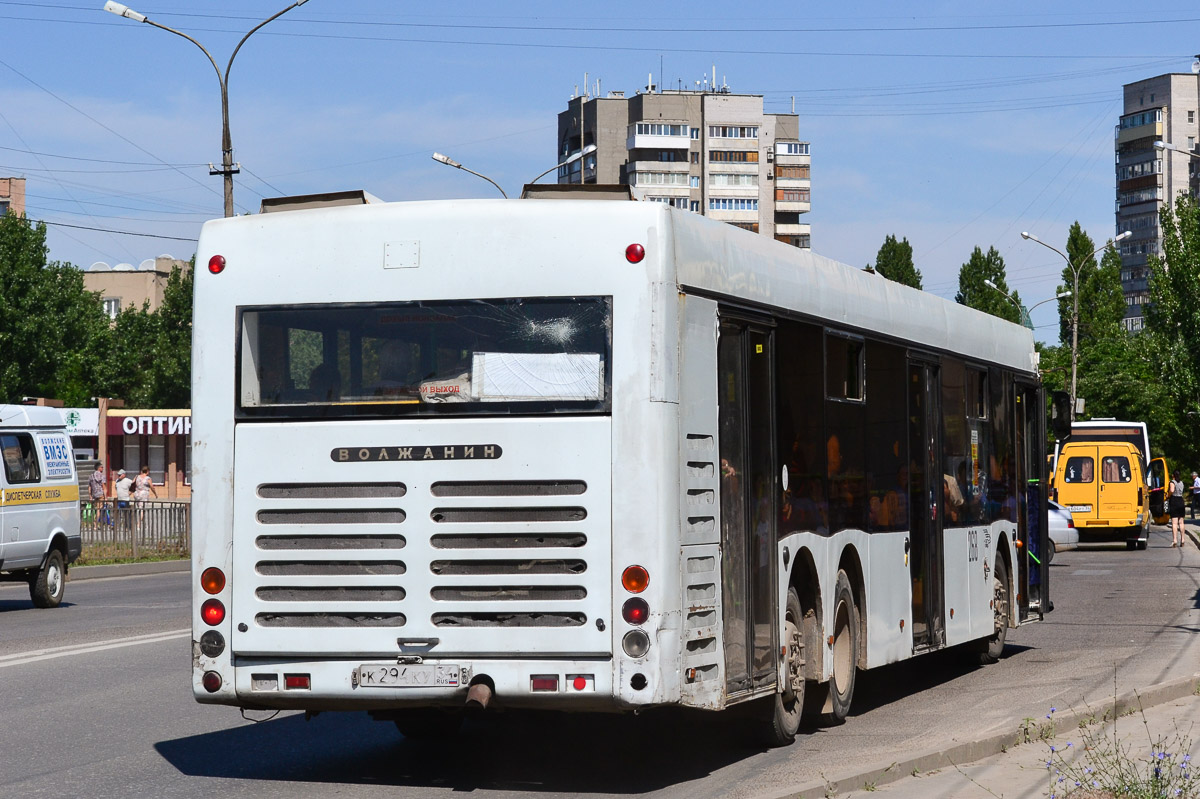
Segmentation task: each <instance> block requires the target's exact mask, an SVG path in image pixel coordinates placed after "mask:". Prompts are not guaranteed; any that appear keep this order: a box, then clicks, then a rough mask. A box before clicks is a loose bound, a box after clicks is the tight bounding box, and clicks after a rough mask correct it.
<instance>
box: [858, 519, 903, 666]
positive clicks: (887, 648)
mask: <svg viewBox="0 0 1200 799" xmlns="http://www.w3.org/2000/svg"><path fill="white" fill-rule="evenodd" d="M908 536H909V534H908V533H907V532H886V533H883V532H880V533H872V534H871V535H870V536H869V537H868V539H867V547H868V555H867V558H866V559H865V561H864V563H863V570H864V571H865V572H866V574H865V575H864V576H865V579H866V584H867V598H866V605H867V607H866V616H867V639H866V652H867V668H869V669H873V668H875V667H876V666H882V665H884V664H885V663H895V662H896V661H898V660H906V659H907V658H909V657H912V651H913V641H912V620H911V619H910V618H909V617H910V616H912V611H911V608H912V579H911V577H910V575H909V569H908V554H907V548H906V546H905V544H906V543H907V541H908ZM901 621H904V622H906V623H904V624H901V623H900V622H901Z"/></svg>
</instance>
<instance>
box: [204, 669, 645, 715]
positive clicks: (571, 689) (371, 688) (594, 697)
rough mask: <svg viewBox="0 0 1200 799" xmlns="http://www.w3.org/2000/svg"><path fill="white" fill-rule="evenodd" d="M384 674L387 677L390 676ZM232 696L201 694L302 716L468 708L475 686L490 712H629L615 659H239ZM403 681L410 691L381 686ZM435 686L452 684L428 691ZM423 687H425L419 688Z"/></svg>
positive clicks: (211, 698) (389, 685) (244, 705)
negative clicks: (617, 688) (482, 687)
mask: <svg viewBox="0 0 1200 799" xmlns="http://www.w3.org/2000/svg"><path fill="white" fill-rule="evenodd" d="M385 669H386V671H384V670H385ZM233 672H234V674H233V682H234V691H233V695H232V696H230V695H225V696H222V697H221V698H219V699H218V698H215V697H212V696H204V695H201V692H202V689H201V691H198V692H197V695H196V698H197V700H199V701H201V702H212V701H214V700H215V701H216V702H219V703H223V704H231V705H238V706H241V707H252V708H265V709H296V710H397V709H403V708H414V707H447V708H452V707H463V706H464V705H465V704H466V700H467V690H468V688H469V686H470V685H471V684H473V683H477V682H484V683H487V684H488V685H490V687H491V688H492V691H493V697H492V700H491V702H490V703H489V710H503V709H506V708H541V709H559V710H580V711H584V710H586V711H613V712H618V711H621V710H627V709H630V707H629V706H628V704H627V703H625V702H618V700H617V699H616V697H615V696H614V690H613V662H612V659H611V658H610V657H597V658H586V659H537V660H533V659H530V660H524V659H521V660H517V659H512V660H506V659H491V658H489V659H482V658H471V657H461V658H459V657H447V658H439V659H431V658H425V659H423V660H422V662H420V663H408V664H400V663H397V660H396V658H391V659H386V658H369V657H364V658H341V659H338V660H329V659H323V660H304V659H292V658H242V657H235V658H234V665H233ZM381 679H382V680H385V681H391V680H400V681H405V682H409V683H410V684H406V685H402V686H401V685H395V684H380V681H381ZM430 680H438V681H441V682H444V683H446V684H443V685H428V684H423V683H427V682H429V681H430ZM415 683H422V684H415Z"/></svg>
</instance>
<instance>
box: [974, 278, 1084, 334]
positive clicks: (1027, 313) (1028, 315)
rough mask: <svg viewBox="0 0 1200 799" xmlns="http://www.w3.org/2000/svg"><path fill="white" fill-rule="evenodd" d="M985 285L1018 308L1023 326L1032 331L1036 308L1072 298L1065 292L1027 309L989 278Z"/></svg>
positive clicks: (984, 281) (984, 280) (984, 282)
mask: <svg viewBox="0 0 1200 799" xmlns="http://www.w3.org/2000/svg"><path fill="white" fill-rule="evenodd" d="M983 285H985V286H987V287H988V288H990V289H995V290H996V291H998V292H1000V293H1001V294H1003V295H1004V298H1005V299H1007V300H1008V301H1009V302H1011V303H1012V304H1013V305H1015V306H1017V313H1018V314H1020V316H1021V324H1023V325H1025V327H1027V328H1029V329H1030V330H1033V316H1032V314H1033V309H1034V308H1037V307H1038V306H1039V305H1045V304H1046V303H1048V302H1054V301H1055V300H1065V299H1066V298H1067V297H1070V296H1071V292H1069V291H1063V292H1060V293H1058V294H1055V295H1054V296H1053V297H1050V298H1048V299H1045V300H1042V301H1041V302H1035V303H1034V304H1033V305H1031V306H1029V307H1028V308H1026V307H1025V306H1024V305H1022V304H1021V303H1019V302H1017V301H1016V300H1015V299H1013V296H1012V295H1011V294H1009V293H1008V292H1007V291H1005V290H1004V289H1002V288H1000V287H999V286H997V285H996V284H995V283H993V282H992V281H990V280H988V279H987V278H984V279H983Z"/></svg>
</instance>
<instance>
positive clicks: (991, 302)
mask: <svg viewBox="0 0 1200 799" xmlns="http://www.w3.org/2000/svg"><path fill="white" fill-rule="evenodd" d="M985 280H990V281H991V282H992V283H993V284H995V286H996V288H992V287H991V286H989V285H987V284H986V283H984V282H983V281H985ZM1005 294H1008V295H1010V296H1011V297H1012V300H1009V299H1008V298H1007V297H1005V296H1004V295H1005ZM954 301H955V302H957V303H959V304H960V305H965V306H967V307H968V308H974V309H976V310H978V311H983V312H984V313H990V314H991V315H992V316H998V317H1000V318H1001V319H1007V320H1008V321H1010V322H1016V323H1017V324H1022V323H1024V321H1025V320H1024V319H1022V318H1021V317H1022V313H1021V311H1020V307H1021V296H1020V295H1019V294H1017V293H1016V292H1015V291H1014V292H1009V290H1008V283H1007V282H1006V281H1005V271H1004V258H1002V257H1001V255H1000V253H998V252H997V251H996V248H995V247H988V251H987V255H984V253H983V250H981V249H980V248H979V247H976V248H975V250H974V252H972V253H971V257H970V259H969V260H968V261H967V262H966V263H965V264H963V265H962V267H961V268H960V269H959V270H958V293H957V294H956V295H954ZM1014 301H1015V303H1016V304H1014Z"/></svg>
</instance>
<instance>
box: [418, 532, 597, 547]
mask: <svg viewBox="0 0 1200 799" xmlns="http://www.w3.org/2000/svg"><path fill="white" fill-rule="evenodd" d="M429 543H430V544H431V545H432V546H433V547H434V548H435V549H526V548H531V549H536V548H540V547H571V548H577V547H581V546H583V545H584V544H586V543H587V536H585V535H584V534H583V533H517V534H504V533H500V534H492V535H467V534H454V533H447V534H439V535H435V536H433V537H432V538H430V539H429Z"/></svg>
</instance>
